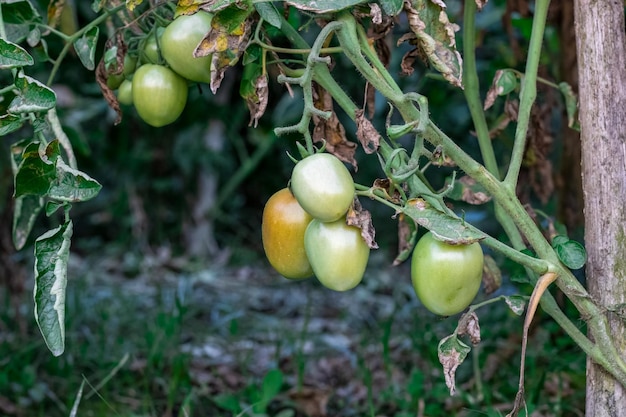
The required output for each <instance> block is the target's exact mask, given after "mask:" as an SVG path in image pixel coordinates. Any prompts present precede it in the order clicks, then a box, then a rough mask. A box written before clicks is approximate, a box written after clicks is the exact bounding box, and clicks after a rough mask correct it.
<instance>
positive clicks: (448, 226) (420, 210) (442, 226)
mask: <svg viewBox="0 0 626 417" xmlns="http://www.w3.org/2000/svg"><path fill="white" fill-rule="evenodd" d="M402 213H404V214H405V215H406V216H409V217H410V218H412V219H413V220H414V221H415V222H416V223H417V224H419V225H420V226H423V227H425V228H426V229H428V230H431V231H432V232H433V234H434V235H435V237H436V238H437V240H443V241H447V242H451V243H455V244H469V243H473V242H476V241H479V240H482V239H484V238H485V237H486V235H485V234H484V233H483V232H481V231H480V230H477V229H474V228H470V227H469V226H468V224H467V223H466V222H465V221H464V220H462V219H459V218H458V217H452V216H450V215H448V214H446V213H443V212H441V211H439V210H437V209H435V208H433V207H431V206H430V205H429V204H428V203H427V202H426V201H424V200H422V199H421V198H414V199H412V200H409V201H408V202H407V204H406V205H405V206H404V207H403V208H402Z"/></svg>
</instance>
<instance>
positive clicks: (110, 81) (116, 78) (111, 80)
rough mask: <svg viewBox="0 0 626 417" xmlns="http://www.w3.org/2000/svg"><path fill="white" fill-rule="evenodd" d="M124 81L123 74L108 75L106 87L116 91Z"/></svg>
mask: <svg viewBox="0 0 626 417" xmlns="http://www.w3.org/2000/svg"><path fill="white" fill-rule="evenodd" d="M124 80H125V78H124V74H109V75H108V77H107V87H109V88H110V89H111V90H117V89H118V88H120V85H122V82H123V81H124Z"/></svg>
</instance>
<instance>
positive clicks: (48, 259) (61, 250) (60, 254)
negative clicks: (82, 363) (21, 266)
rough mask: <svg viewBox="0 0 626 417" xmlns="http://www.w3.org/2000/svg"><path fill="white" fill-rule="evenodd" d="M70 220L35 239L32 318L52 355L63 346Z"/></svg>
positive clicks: (70, 234)
mask: <svg viewBox="0 0 626 417" xmlns="http://www.w3.org/2000/svg"><path fill="white" fill-rule="evenodd" d="M72 230H73V226H72V221H71V220H68V221H67V222H65V223H64V224H63V225H61V226H59V227H57V228H56V229H52V230H49V231H47V232H46V233H44V234H43V235H41V236H39V237H38V238H37V240H36V241H35V288H34V298H35V320H36V321H37V325H38V326H39V330H40V331H41V334H42V336H43V339H44V341H45V342H46V345H47V346H48V349H50V351H51V352H52V354H53V355H54V356H59V355H61V354H62V353H63V351H64V350H65V288H66V286H67V261H68V259H69V256H70V239H71V237H72Z"/></svg>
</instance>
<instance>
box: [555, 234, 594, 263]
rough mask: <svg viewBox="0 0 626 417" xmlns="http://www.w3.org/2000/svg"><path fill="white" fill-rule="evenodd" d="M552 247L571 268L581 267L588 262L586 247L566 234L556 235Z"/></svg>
mask: <svg viewBox="0 0 626 417" xmlns="http://www.w3.org/2000/svg"><path fill="white" fill-rule="evenodd" d="M552 247H553V248H554V251H555V252H556V254H557V256H558V257H559V259H560V260H561V262H563V264H564V265H565V266H567V267H568V268H570V269H580V268H582V267H583V266H584V265H585V263H586V262H587V251H585V247H584V246H583V245H581V244H580V243H578V242H576V241H575V240H570V239H569V238H568V237H566V236H560V235H559V236H555V237H554V239H552Z"/></svg>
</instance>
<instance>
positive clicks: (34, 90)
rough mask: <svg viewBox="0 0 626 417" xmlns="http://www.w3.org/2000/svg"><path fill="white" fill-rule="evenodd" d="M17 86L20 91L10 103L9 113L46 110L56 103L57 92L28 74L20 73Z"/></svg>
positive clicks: (16, 81)
mask: <svg viewBox="0 0 626 417" xmlns="http://www.w3.org/2000/svg"><path fill="white" fill-rule="evenodd" d="M15 86H16V87H17V88H18V90H19V92H18V94H17V96H16V97H15V98H14V99H13V100H12V101H11V104H10V105H9V108H8V111H9V113H30V112H39V111H45V110H49V109H51V108H53V107H54V106H55V105H56V100H57V97H56V94H55V92H54V91H52V90H51V89H50V88H49V87H47V86H45V85H44V84H43V83H41V82H39V81H37V80H36V79H34V78H31V77H29V76H28V75H23V74H18V76H17V79H16V80H15Z"/></svg>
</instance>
